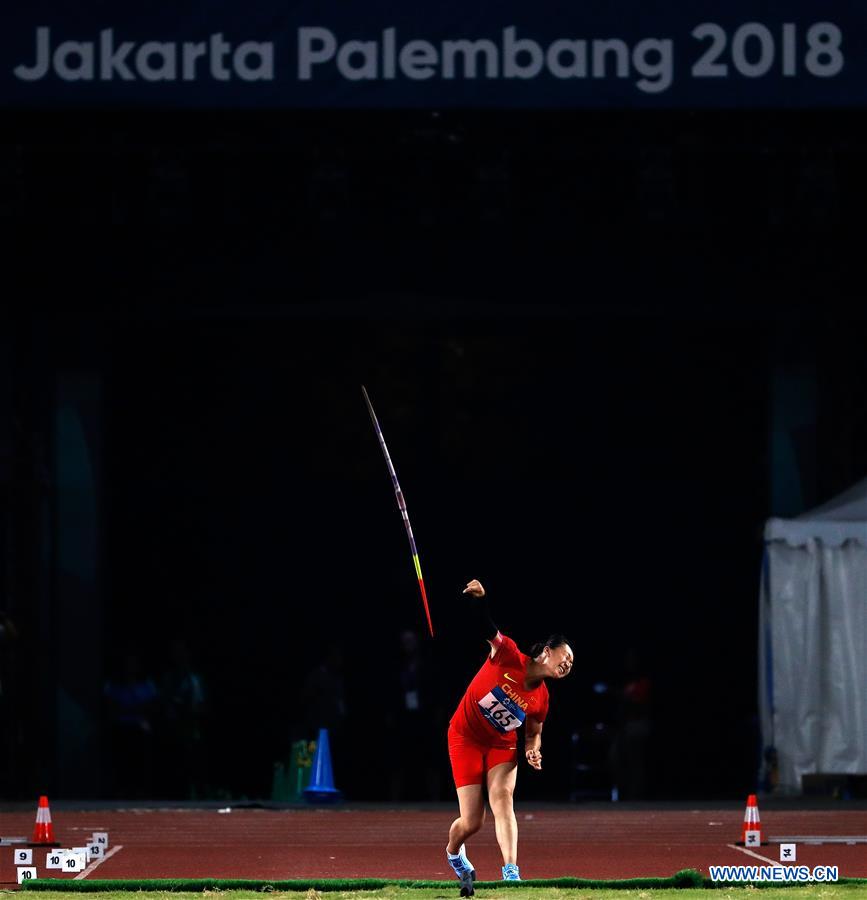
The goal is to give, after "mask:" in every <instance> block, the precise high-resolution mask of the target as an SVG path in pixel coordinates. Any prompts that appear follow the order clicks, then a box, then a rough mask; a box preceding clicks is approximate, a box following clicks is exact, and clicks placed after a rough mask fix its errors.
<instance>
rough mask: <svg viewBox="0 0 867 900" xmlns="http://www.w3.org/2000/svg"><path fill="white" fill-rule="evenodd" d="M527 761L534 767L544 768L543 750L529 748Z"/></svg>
mask: <svg viewBox="0 0 867 900" xmlns="http://www.w3.org/2000/svg"><path fill="white" fill-rule="evenodd" d="M525 755H526V757H527V762H528V763H529V764H530V765H531V766H532V767H533V768H534V769H541V768H542V751H541V750H528V751H527V752H526V754H525Z"/></svg>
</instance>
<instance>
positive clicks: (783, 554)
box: [759, 478, 867, 793]
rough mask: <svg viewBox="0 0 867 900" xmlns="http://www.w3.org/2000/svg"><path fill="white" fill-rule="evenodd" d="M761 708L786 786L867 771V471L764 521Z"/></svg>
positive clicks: (788, 789)
mask: <svg viewBox="0 0 867 900" xmlns="http://www.w3.org/2000/svg"><path fill="white" fill-rule="evenodd" d="M759 711H760V715H761V726H762V743H763V746H764V748H765V753H766V759H767V753H768V750H769V749H770V748H774V749H775V750H776V759H777V764H778V784H779V790H780V791H781V792H784V793H798V792H800V790H801V776H802V775H806V774H811V773H823V774H856V773H858V774H867V478H865V479H864V480H863V481H860V482H858V484H856V485H854V486H853V487H851V488H849V490H847V491H845V492H844V493H842V494H840V495H839V496H838V497H835V498H834V499H833V500H830V501H829V502H828V503H825V504H824V505H823V506H820V507H818V508H817V509H814V510H812V511H810V512H807V513H804V514H803V515H800V516H798V517H797V518H796V519H769V520H768V522H767V524H766V526H765V557H764V565H763V572H762V587H761V601H760V611H759Z"/></svg>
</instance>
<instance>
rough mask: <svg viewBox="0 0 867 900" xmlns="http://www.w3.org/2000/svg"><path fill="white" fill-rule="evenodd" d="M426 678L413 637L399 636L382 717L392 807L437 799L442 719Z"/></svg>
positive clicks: (413, 633) (418, 643)
mask: <svg viewBox="0 0 867 900" xmlns="http://www.w3.org/2000/svg"><path fill="white" fill-rule="evenodd" d="M431 678H432V676H431V670H430V665H429V663H428V661H427V659H426V658H425V657H424V656H423V655H422V652H421V641H420V640H419V635H418V632H416V631H412V630H410V629H406V630H405V631H402V632H401V634H400V638H399V652H398V654H397V661H396V667H395V671H394V674H393V676H392V677H390V678H389V679H388V684H389V686H390V687H389V692H388V705H387V708H386V711H385V712H386V729H387V731H388V746H389V751H390V752H389V756H390V759H391V765H392V770H391V778H390V780H389V793H390V799H391V800H394V801H397V800H422V799H423V800H439V799H440V790H441V785H440V777H439V766H438V757H439V756H440V754H441V751H442V748H441V744H442V737H441V734H442V729H443V724H444V721H445V716H444V714H443V710H442V709H441V708H439V707H438V706H437V704H436V701H435V697H436V693H435V692H434V691H433V690H431Z"/></svg>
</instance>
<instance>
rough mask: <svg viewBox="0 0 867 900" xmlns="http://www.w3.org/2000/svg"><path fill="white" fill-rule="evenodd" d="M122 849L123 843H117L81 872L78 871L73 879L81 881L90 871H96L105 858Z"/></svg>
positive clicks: (109, 857)
mask: <svg viewBox="0 0 867 900" xmlns="http://www.w3.org/2000/svg"><path fill="white" fill-rule="evenodd" d="M121 850H123V844H118V845H117V846H116V847H112V848H111V850H109V851H108V853H106V854H105V856H103V857H101V858H100V859H95V860H94V861H93V862H92V863H91V864H90V865H89V866H88V867H87V868H86V869H85V870H84V871H83V872H79V873H78V875H76V876H75V878H73V879H72V880H73V881H81V879H82V878H87V876H88V875H90V873H91V872H94V871H96V870H97V869H98V868H99V867H100V866H101V865H102V864H103V863H104V862H105V861H106V860H107V859H111V858H112V856H114V854H115V853H120V851H121Z"/></svg>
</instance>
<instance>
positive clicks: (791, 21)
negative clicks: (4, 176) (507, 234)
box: [0, 0, 867, 108]
mask: <svg viewBox="0 0 867 900" xmlns="http://www.w3.org/2000/svg"><path fill="white" fill-rule="evenodd" d="M0 104H2V105H3V106H6V107H69V106H72V107H74V106H102V107H105V106H115V107H135V106H142V107H211V108H219V107H223V108H227V107H233V108H257V107H258V108H448V107H479V108H508V107H517V108H604V107H610V108H629V107H637V108H642V107H645V108H715V107H716V108H736V107H759V108H761V107H767V108H781V107H797V108H804V107H846V106H848V107H863V106H867V6H865V5H864V4H863V3H856V2H842V0H825V2H823V3H815V2H813V3H808V2H790V3H786V4H774V3H767V2H760V0H753V2H747V0H731V2H728V3H725V4H723V3H719V2H714V3H711V2H693V3H689V4H686V3H684V4H665V5H663V4H657V3H648V2H647V0H628V2H627V0H611V2H608V3H602V2H598V0H593V2H590V0H583V2H582V0H575V2H572V3H563V2H559V0H537V2H536V3H534V4H529V5H528V4H526V3H519V2H516V0H501V2H498V3H496V4H487V5H485V6H484V7H482V6H481V5H467V4H466V3H463V2H460V3H459V2H455V0H440V2H437V3H435V4H434V3H428V4H426V5H416V4H409V3H404V4H397V3H391V2H387V0H369V2H366V3H356V4H347V3H344V2H336V0H316V2H312V0H307V2H293V0H289V2H283V3H276V2H274V0H262V2H259V3H255V4H243V5H242V4H241V3H240V2H237V0H235V2H227V0H212V2H210V3H207V4H202V3H194V2H190V0H178V2H176V3H173V4H168V3H165V2H155V3H153V4H133V5H124V4H116V3H106V2H91V3H89V4H88V3H85V4H64V5H60V4H57V3H45V2H40V0H33V2H31V3H29V4H19V5H16V6H15V7H14V8H9V9H7V10H6V11H5V12H4V22H3V28H2V30H0Z"/></svg>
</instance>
